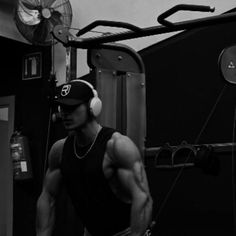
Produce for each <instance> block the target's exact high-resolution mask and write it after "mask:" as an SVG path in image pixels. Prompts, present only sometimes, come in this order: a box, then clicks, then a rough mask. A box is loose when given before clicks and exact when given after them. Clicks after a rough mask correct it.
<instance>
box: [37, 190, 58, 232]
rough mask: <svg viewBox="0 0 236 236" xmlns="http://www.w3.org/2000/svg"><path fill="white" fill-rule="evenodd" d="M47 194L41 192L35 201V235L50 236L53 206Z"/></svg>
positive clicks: (53, 216)
mask: <svg viewBox="0 0 236 236" xmlns="http://www.w3.org/2000/svg"><path fill="white" fill-rule="evenodd" d="M54 205H55V204H54V201H53V200H52V199H50V197H49V196H47V195H45V194H42V195H41V196H40V197H39V199H38V202H37V216H36V233H37V236H51V235H52V231H53V227H54V218H55V209H54V208H55V207H54Z"/></svg>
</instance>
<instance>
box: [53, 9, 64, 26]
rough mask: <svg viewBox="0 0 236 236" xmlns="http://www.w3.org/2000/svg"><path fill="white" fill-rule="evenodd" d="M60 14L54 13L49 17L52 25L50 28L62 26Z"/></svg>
mask: <svg viewBox="0 0 236 236" xmlns="http://www.w3.org/2000/svg"><path fill="white" fill-rule="evenodd" d="M61 16H62V15H61V13H60V12H58V11H54V12H53V13H52V15H51V17H50V22H51V24H52V26H53V27H54V26H56V25H62V20H61Z"/></svg>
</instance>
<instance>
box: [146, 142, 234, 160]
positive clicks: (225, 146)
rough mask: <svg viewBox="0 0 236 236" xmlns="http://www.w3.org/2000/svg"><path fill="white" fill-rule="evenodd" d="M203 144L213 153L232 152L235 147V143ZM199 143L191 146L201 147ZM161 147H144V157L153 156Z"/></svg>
mask: <svg viewBox="0 0 236 236" xmlns="http://www.w3.org/2000/svg"><path fill="white" fill-rule="evenodd" d="M202 145H205V146H211V147H212V151H213V152H215V153H223V152H232V150H233V148H235V147H236V143H213V144H202ZM202 145H201V144H196V145H193V147H196V148H197V147H201V146H202ZM176 147H178V146H171V148H176ZM161 148H162V147H150V148H146V149H145V157H152V156H155V155H156V153H157V152H158V151H159V150H160V149H161Z"/></svg>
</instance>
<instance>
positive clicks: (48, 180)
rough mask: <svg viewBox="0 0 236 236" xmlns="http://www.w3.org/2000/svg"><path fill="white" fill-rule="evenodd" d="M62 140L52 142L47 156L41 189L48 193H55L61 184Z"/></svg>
mask: <svg viewBox="0 0 236 236" xmlns="http://www.w3.org/2000/svg"><path fill="white" fill-rule="evenodd" d="M63 145H64V140H59V141H57V142H56V143H55V144H53V146H52V148H51V149H50V152H49V156H48V168H47V171H46V175H45V178H44V186H43V190H44V191H46V192H48V193H49V194H50V195H56V194H57V193H58V191H59V187H60V185H61V179H62V176H61V170H60V162H61V155H62V150H63Z"/></svg>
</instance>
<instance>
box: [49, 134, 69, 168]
mask: <svg viewBox="0 0 236 236" xmlns="http://www.w3.org/2000/svg"><path fill="white" fill-rule="evenodd" d="M65 140H66V138H63V139H59V140H57V141H56V142H55V143H54V144H53V145H52V147H51V149H50V152H49V166H51V167H53V166H54V167H56V166H58V165H59V164H60V162H61V156H62V151H63V147H64V143H65Z"/></svg>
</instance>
